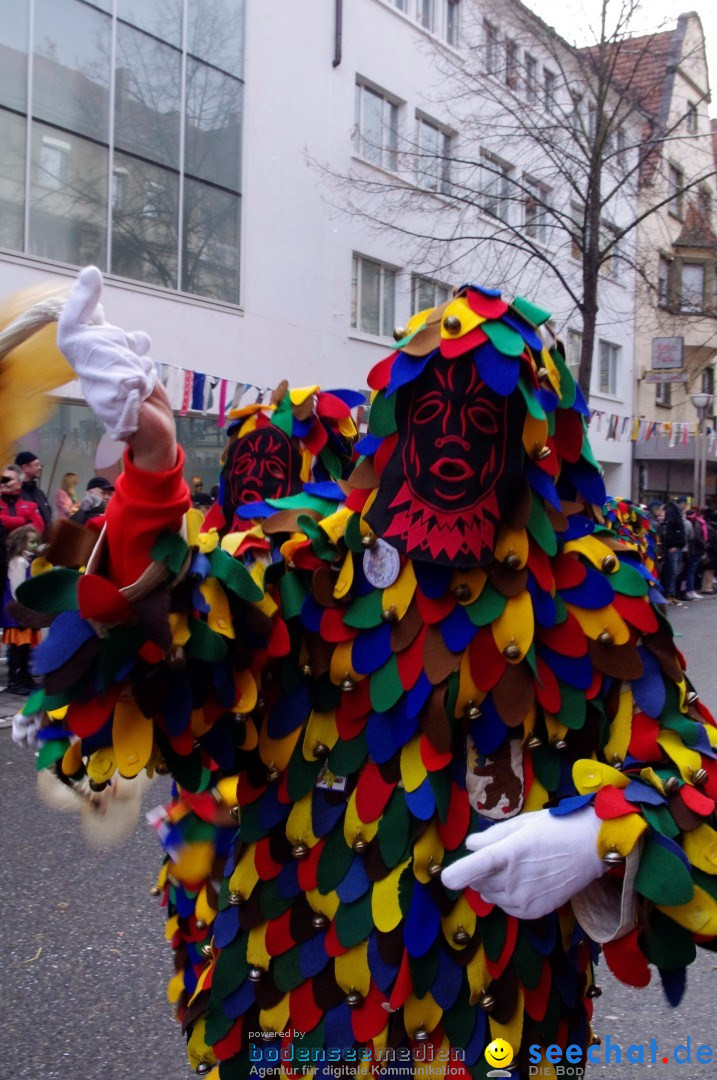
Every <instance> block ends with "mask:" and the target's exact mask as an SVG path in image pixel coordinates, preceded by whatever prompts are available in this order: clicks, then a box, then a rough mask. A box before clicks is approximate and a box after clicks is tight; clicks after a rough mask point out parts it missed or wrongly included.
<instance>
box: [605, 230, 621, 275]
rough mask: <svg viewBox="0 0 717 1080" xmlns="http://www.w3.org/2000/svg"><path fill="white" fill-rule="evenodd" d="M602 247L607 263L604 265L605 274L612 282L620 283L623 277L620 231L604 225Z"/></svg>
mask: <svg viewBox="0 0 717 1080" xmlns="http://www.w3.org/2000/svg"><path fill="white" fill-rule="evenodd" d="M601 231H602V245H603V250H604V252H605V261H604V262H603V265H602V270H603V273H604V274H605V276H606V277H609V278H610V280H611V281H619V280H620V278H621V277H622V270H623V265H622V237H620V236H618V230H617V229H616V228H615V226H614V225H609V224H603V227H602V230H601Z"/></svg>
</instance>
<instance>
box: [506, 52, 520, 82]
mask: <svg viewBox="0 0 717 1080" xmlns="http://www.w3.org/2000/svg"><path fill="white" fill-rule="evenodd" d="M505 85H506V86H509V87H510V89H511V90H515V89H516V87H517V86H518V48H517V46H516V44H515V42H514V41H506V42H505Z"/></svg>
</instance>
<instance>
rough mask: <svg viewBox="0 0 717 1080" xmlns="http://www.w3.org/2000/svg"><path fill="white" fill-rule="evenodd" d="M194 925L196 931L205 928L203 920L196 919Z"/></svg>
mask: <svg viewBox="0 0 717 1080" xmlns="http://www.w3.org/2000/svg"><path fill="white" fill-rule="evenodd" d="M194 925H195V926H196V928H197V930H206V928H207V924H206V923H205V921H204V919H197V921H196V923H195V924H194Z"/></svg>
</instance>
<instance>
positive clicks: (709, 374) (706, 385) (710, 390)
mask: <svg viewBox="0 0 717 1080" xmlns="http://www.w3.org/2000/svg"><path fill="white" fill-rule="evenodd" d="M714 392H715V369H714V368H712V367H708V368H705V370H704V371H703V372H702V393H703V394H714Z"/></svg>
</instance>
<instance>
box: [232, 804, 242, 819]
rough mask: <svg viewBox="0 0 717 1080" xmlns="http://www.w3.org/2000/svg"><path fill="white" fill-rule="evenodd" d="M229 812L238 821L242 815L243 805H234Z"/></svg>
mask: <svg viewBox="0 0 717 1080" xmlns="http://www.w3.org/2000/svg"><path fill="white" fill-rule="evenodd" d="M229 813H230V815H231V816H232V817H233V818H234V820H235V821H238V820H239V818H240V817H241V806H232V808H231V810H230V811H229Z"/></svg>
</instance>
